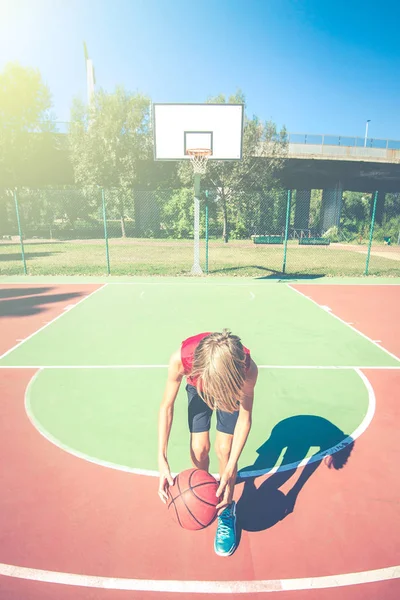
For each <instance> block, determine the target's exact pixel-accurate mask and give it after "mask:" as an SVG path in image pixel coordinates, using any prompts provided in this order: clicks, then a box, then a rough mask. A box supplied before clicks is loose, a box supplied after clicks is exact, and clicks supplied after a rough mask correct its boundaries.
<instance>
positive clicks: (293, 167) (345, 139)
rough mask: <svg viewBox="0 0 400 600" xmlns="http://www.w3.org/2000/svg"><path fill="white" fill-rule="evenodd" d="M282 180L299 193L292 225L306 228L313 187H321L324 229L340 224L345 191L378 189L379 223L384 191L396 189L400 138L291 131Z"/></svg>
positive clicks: (399, 180)
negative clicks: (297, 132) (385, 138)
mask: <svg viewBox="0 0 400 600" xmlns="http://www.w3.org/2000/svg"><path fill="white" fill-rule="evenodd" d="M280 179H281V181H282V183H283V185H284V186H285V187H287V188H290V189H295V190H297V191H298V193H297V203H296V216H295V223H294V227H295V229H308V220H309V210H310V197H311V190H312V189H322V190H323V194H322V207H321V211H322V215H321V216H322V219H321V222H322V229H323V230H327V229H329V228H330V227H332V226H334V225H336V226H338V225H339V222H340V213H341V208H342V195H343V190H348V191H355V192H366V193H370V192H375V191H378V205H377V219H378V221H379V220H380V218H381V216H382V215H383V210H384V203H385V195H386V193H388V192H392V193H396V192H400V141H398V140H383V139H373V138H368V139H364V138H357V137H349V136H333V135H314V134H295V133H289V134H288V159H287V161H286V164H285V166H284V168H283V170H282V172H281V173H280Z"/></svg>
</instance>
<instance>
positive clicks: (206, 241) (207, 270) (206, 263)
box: [206, 190, 208, 275]
mask: <svg viewBox="0 0 400 600" xmlns="http://www.w3.org/2000/svg"><path fill="white" fill-rule="evenodd" d="M206 274H207V275H208V190H206Z"/></svg>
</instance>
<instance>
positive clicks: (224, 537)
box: [214, 502, 237, 556]
mask: <svg viewBox="0 0 400 600" xmlns="http://www.w3.org/2000/svg"><path fill="white" fill-rule="evenodd" d="M236 543H237V542H236V503H235V502H232V503H231V504H230V505H229V506H227V507H226V508H225V510H224V511H222V513H221V514H220V515H218V525H217V532H216V534H215V542H214V550H215V552H216V553H217V554H218V556H230V555H231V554H233V553H234V551H235V550H236Z"/></svg>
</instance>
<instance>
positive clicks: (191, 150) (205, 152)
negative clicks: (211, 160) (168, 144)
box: [186, 148, 212, 158]
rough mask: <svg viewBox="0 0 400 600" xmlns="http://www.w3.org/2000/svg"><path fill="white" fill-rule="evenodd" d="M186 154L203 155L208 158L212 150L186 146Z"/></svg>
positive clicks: (192, 155)
mask: <svg viewBox="0 0 400 600" xmlns="http://www.w3.org/2000/svg"><path fill="white" fill-rule="evenodd" d="M186 154H187V155H188V156H191V157H196V156H198V157H200V156H203V157H204V158H206V157H207V158H208V157H209V156H211V155H212V150H210V148H188V149H187V150H186Z"/></svg>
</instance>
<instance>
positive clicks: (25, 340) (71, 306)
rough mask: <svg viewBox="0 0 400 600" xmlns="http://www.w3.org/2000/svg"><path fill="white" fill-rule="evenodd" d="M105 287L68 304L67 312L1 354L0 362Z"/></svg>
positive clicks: (64, 311)
mask: <svg viewBox="0 0 400 600" xmlns="http://www.w3.org/2000/svg"><path fill="white" fill-rule="evenodd" d="M75 285H77V284H75ZM106 285H107V283H104V284H103V285H102V286H100V287H99V288H97V290H94V292H91V293H90V294H88V295H87V296H85V297H84V298H82V299H81V300H78V302H76V303H75V304H74V305H71V304H70V305H69V306H70V308H68V307H67V308H68V310H66V309H64V310H63V312H62V313H60V314H59V315H57V316H56V317H54V319H52V320H51V321H47V322H46V324H45V325H43V327H40V328H39V329H36V331H34V332H33V333H31V335H28V337H26V338H25V339H24V340H22V342H19V343H18V344H16V345H15V346H13V347H12V348H10V349H9V350H7V351H6V352H4V354H2V355H1V356H0V360H1V359H2V358H4V357H5V356H7V355H8V354H10V353H11V352H14V350H16V349H17V348H19V347H20V346H22V344H25V342H27V341H28V340H30V339H31V338H33V336H35V335H36V334H37V333H39V332H40V331H43V329H46V327H48V326H49V325H51V324H52V323H55V321H57V320H58V319H61V317H63V316H64V315H66V314H68V313H69V312H70V311H71V310H72V309H73V308H75V306H78V304H82V302H84V301H85V300H87V299H88V298H92V296H94V295H95V294H96V293H97V292H99V291H100V290H102V289H103V288H105V287H106Z"/></svg>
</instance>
